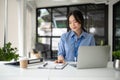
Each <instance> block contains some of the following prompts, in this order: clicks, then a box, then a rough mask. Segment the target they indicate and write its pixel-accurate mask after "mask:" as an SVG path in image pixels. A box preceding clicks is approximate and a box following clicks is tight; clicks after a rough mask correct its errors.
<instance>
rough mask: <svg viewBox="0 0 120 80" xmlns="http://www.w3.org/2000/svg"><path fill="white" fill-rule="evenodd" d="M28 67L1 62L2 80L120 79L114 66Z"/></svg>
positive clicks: (119, 74)
mask: <svg viewBox="0 0 120 80" xmlns="http://www.w3.org/2000/svg"><path fill="white" fill-rule="evenodd" d="M37 67H38V65H34V66H29V67H28V69H20V68H19V67H15V66H9V65H4V64H3V63H1V62H0V80H120V71H115V70H114V69H113V68H110V67H109V68H96V69H79V70H78V69H76V68H74V67H72V66H70V65H67V66H66V67H65V68H64V69H63V70H54V69H38V68H37Z"/></svg>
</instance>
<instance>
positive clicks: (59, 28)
mask: <svg viewBox="0 0 120 80" xmlns="http://www.w3.org/2000/svg"><path fill="white" fill-rule="evenodd" d="M52 11H53V16H52V18H53V25H52V28H53V29H52V36H61V35H62V34H63V33H65V32H67V17H66V16H67V8H64V7H62V8H53V10H52Z"/></svg>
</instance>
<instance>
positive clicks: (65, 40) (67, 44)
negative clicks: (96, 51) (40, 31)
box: [58, 31, 95, 61]
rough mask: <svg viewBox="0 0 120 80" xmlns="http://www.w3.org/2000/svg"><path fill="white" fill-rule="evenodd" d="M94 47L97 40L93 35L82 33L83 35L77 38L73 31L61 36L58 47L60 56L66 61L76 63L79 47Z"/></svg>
mask: <svg viewBox="0 0 120 80" xmlns="http://www.w3.org/2000/svg"><path fill="white" fill-rule="evenodd" d="M94 45H95V39H94V36H93V35H92V34H88V33H87V32H82V34H81V35H80V36H79V37H77V35H76V34H75V33H74V32H73V31H69V32H67V33H64V34H63V35H62V36H61V39H60V42H59V45H58V56H59V55H61V56H63V57H64V59H65V60H66V61H75V57H77V55H78V53H77V51H78V47H79V46H94Z"/></svg>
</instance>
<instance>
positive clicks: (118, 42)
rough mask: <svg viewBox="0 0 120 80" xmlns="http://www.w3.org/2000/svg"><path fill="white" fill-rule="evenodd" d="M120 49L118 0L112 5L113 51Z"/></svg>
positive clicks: (119, 6) (119, 3) (119, 9)
mask: <svg viewBox="0 0 120 80" xmlns="http://www.w3.org/2000/svg"><path fill="white" fill-rule="evenodd" d="M116 50H120V1H119V2H118V3H116V4H114V5H113V51H116Z"/></svg>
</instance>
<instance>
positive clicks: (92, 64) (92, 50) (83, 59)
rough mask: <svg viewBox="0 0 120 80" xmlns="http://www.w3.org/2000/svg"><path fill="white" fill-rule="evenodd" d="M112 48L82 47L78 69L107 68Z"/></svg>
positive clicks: (79, 50)
mask: <svg viewBox="0 0 120 80" xmlns="http://www.w3.org/2000/svg"><path fill="white" fill-rule="evenodd" d="M109 52H110V46H80V47H79V48H78V57H77V68H78V69H80V68H81V69H82V68H102V67H106V66H107V62H108V60H109Z"/></svg>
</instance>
